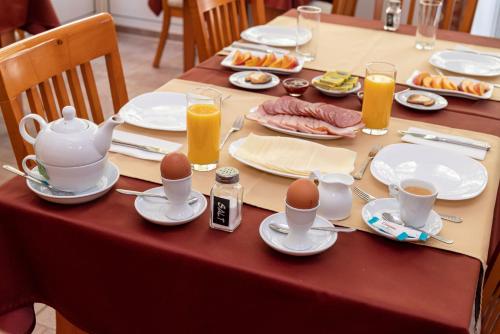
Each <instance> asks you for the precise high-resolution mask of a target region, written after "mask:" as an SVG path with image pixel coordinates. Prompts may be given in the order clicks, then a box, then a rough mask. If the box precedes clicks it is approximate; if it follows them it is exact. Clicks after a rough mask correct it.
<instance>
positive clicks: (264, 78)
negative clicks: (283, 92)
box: [245, 72, 272, 84]
mask: <svg viewBox="0 0 500 334" xmlns="http://www.w3.org/2000/svg"><path fill="white" fill-rule="evenodd" d="M271 79H272V77H271V75H269V74H268V73H264V72H252V73H250V74H249V75H248V76H247V77H246V78H245V81H246V82H251V83H253V84H265V83H268V82H269V81H271Z"/></svg>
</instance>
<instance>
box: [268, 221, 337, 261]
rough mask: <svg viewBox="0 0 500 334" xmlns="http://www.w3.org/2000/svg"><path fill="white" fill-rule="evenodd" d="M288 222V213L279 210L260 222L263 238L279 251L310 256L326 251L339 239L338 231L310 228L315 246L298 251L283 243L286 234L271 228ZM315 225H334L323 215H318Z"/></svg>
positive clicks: (310, 235) (309, 232) (310, 234)
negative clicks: (273, 225)
mask: <svg viewBox="0 0 500 334" xmlns="http://www.w3.org/2000/svg"><path fill="white" fill-rule="evenodd" d="M272 223H275V224H287V223H286V215H285V213H284V212H278V213H275V214H273V215H270V216H269V217H267V218H265V219H264V220H263V221H262V223H260V227H259V234H260V237H261V238H262V240H264V242H265V243H266V244H267V245H268V246H269V247H271V248H273V249H275V250H277V251H278V252H281V253H285V254H289V255H294V256H308V255H314V254H318V253H321V252H324V251H325V250H327V249H328V248H330V247H332V246H333V244H335V241H337V234H338V233H337V232H328V231H318V230H309V231H307V234H308V236H309V238H310V239H311V240H312V242H313V246H312V247H311V248H309V249H306V250H301V251H296V250H292V249H290V248H287V247H285V246H284V245H283V240H285V238H286V234H283V233H279V232H276V231H273V230H271V228H270V227H269V225H270V224H272ZM313 226H334V225H333V224H331V223H330V222H329V221H328V220H326V219H325V218H323V217H320V216H316V219H315V220H314V224H313Z"/></svg>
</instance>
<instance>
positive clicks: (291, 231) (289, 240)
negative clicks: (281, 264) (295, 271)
mask: <svg viewBox="0 0 500 334" xmlns="http://www.w3.org/2000/svg"><path fill="white" fill-rule="evenodd" d="M285 204H286V208H285V214H286V222H287V224H288V235H287V236H286V238H285V240H284V242H283V245H284V246H285V247H287V248H289V249H292V250H296V251H301V250H306V249H309V248H311V247H312V244H313V243H312V240H311V239H310V238H309V236H308V235H307V231H309V229H310V228H311V226H312V225H313V223H314V220H315V219H316V213H317V211H318V207H319V204H318V205H317V206H316V207H314V208H312V209H297V208H294V207H292V206H290V205H288V203H286V202H285Z"/></svg>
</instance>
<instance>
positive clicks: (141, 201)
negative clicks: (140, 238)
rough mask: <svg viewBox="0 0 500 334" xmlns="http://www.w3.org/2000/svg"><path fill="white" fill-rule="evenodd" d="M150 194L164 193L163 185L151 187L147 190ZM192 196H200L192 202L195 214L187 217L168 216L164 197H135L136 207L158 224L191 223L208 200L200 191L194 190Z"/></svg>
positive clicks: (148, 218) (149, 219)
mask: <svg viewBox="0 0 500 334" xmlns="http://www.w3.org/2000/svg"><path fill="white" fill-rule="evenodd" d="M145 192H146V193H150V194H159V195H164V194H165V192H164V191H163V187H156V188H151V189H149V190H146V191H145ZM191 197H198V201H196V202H195V203H193V204H191V207H192V208H193V210H194V214H193V215H192V216H190V217H189V218H187V219H183V220H173V219H170V218H168V217H167V215H166V212H167V209H168V206H167V205H168V204H167V201H166V200H164V199H162V198H155V197H143V196H137V197H136V199H135V203H134V206H135V209H136V210H137V212H138V213H139V215H141V216H142V218H144V219H146V220H148V221H150V222H152V223H154V224H158V225H166V226H175V225H181V224H185V223H189V222H190V221H192V220H195V219H196V218H198V217H199V216H200V215H201V214H202V213H203V212H204V211H205V209H206V208H207V200H206V198H205V196H203V195H202V194H201V193H199V192H198V191H195V190H192V191H191Z"/></svg>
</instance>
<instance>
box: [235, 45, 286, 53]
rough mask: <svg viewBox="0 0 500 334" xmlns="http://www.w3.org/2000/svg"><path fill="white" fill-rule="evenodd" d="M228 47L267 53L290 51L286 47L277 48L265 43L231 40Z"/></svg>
mask: <svg viewBox="0 0 500 334" xmlns="http://www.w3.org/2000/svg"><path fill="white" fill-rule="evenodd" d="M229 47H230V48H235V49H244V50H253V51H261V52H267V53H271V52H275V53H281V54H288V53H290V51H288V50H286V49H278V48H272V47H269V46H267V45H261V44H252V43H242V42H233V44H231V45H230V46H229Z"/></svg>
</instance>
